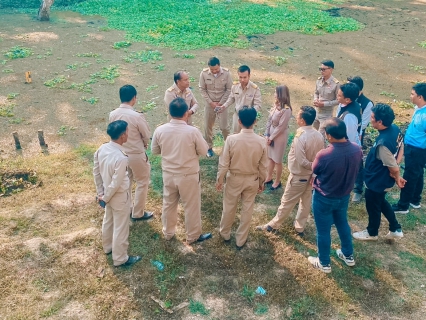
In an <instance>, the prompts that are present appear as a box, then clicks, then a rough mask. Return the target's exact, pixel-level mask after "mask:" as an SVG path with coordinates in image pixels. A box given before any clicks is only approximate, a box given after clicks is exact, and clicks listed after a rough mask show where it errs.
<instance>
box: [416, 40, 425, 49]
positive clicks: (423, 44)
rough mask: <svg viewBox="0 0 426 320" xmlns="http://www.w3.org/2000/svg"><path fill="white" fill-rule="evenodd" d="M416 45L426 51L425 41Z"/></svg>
mask: <svg viewBox="0 0 426 320" xmlns="http://www.w3.org/2000/svg"><path fill="white" fill-rule="evenodd" d="M418 45H419V46H420V47H422V48H425V49H426V40H425V41H421V42H419V43H418Z"/></svg>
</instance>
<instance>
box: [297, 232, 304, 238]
mask: <svg viewBox="0 0 426 320" xmlns="http://www.w3.org/2000/svg"><path fill="white" fill-rule="evenodd" d="M296 236H298V237H300V238H303V237H304V236H305V233H304V232H303V231H302V232H297V231H296Z"/></svg>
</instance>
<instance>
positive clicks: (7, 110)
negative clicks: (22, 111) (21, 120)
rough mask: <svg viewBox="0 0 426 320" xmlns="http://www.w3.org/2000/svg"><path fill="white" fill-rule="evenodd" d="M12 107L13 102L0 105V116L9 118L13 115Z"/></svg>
mask: <svg viewBox="0 0 426 320" xmlns="http://www.w3.org/2000/svg"><path fill="white" fill-rule="evenodd" d="M14 107H15V105H13V104H12V105H6V106H3V107H0V117H5V118H10V117H13V116H15V114H14V113H13V108H14Z"/></svg>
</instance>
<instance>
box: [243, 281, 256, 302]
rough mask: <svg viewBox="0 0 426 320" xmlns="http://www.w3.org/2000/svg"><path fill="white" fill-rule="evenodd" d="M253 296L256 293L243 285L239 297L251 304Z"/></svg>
mask: <svg viewBox="0 0 426 320" xmlns="http://www.w3.org/2000/svg"><path fill="white" fill-rule="evenodd" d="M255 295H256V291H255V290H254V289H253V288H250V286H249V285H247V284H245V285H244V287H243V290H242V291H241V296H243V297H244V298H246V299H247V301H248V302H253V300H254V297H255Z"/></svg>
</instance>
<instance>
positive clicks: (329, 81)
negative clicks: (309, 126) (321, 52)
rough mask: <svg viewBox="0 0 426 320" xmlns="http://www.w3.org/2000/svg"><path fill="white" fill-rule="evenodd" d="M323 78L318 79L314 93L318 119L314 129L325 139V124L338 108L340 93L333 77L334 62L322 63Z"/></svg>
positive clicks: (338, 85) (337, 83) (326, 61)
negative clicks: (338, 93)
mask: <svg viewBox="0 0 426 320" xmlns="http://www.w3.org/2000/svg"><path fill="white" fill-rule="evenodd" d="M319 70H320V71H321V77H319V78H318V80H317V82H316V86H315V93H314V102H313V103H314V106H315V110H316V112H317V118H316V119H315V122H314V128H315V129H317V130H318V129H319V132H320V133H321V134H322V135H323V136H324V137H325V130H324V126H323V123H324V121H325V120H327V119H328V118H331V117H332V116H333V109H334V106H337V105H338V104H339V102H338V101H337V92H338V91H339V88H340V84H339V81H338V80H337V79H336V78H334V77H333V75H332V73H333V70H334V62H333V61H331V60H325V61H323V62H321V67H320V68H319Z"/></svg>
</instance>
